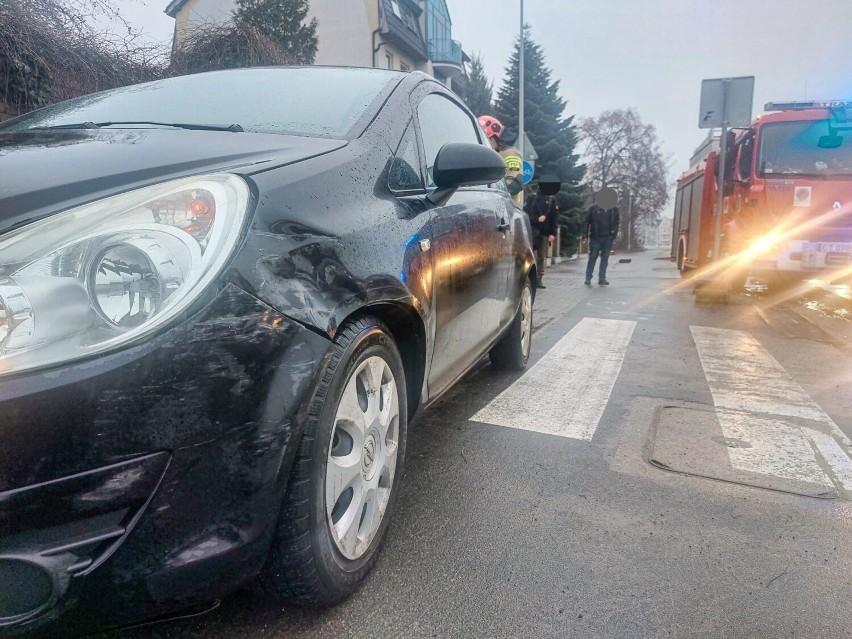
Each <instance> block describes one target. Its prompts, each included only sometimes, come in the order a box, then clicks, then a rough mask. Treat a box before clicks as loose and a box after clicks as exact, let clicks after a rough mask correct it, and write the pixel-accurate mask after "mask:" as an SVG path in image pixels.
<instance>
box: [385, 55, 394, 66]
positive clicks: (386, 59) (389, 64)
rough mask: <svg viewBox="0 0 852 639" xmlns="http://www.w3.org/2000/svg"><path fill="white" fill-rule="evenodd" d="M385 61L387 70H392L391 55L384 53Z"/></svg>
mask: <svg viewBox="0 0 852 639" xmlns="http://www.w3.org/2000/svg"><path fill="white" fill-rule="evenodd" d="M385 61H386V62H387V68H388V69H393V53H385Z"/></svg>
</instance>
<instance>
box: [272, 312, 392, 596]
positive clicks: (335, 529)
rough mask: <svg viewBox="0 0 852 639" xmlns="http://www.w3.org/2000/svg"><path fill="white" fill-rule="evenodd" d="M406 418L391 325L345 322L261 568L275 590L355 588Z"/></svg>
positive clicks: (376, 533) (368, 561)
mask: <svg viewBox="0 0 852 639" xmlns="http://www.w3.org/2000/svg"><path fill="white" fill-rule="evenodd" d="M407 425H408V406H407V402H406V386H405V374H404V369H403V365H402V360H401V358H400V355H399V351H398V349H397V347H396V344H395V343H394V341H393V339H392V338H391V337H390V332H389V331H388V329H387V328H386V327H385V326H384V325H383V324H382V323H381V322H380V321H378V320H377V319H375V318H373V317H369V316H364V317H361V318H359V319H357V320H354V321H352V322H349V323H347V324H346V325H344V326H343V327H342V328H341V330H340V331H339V332H338V335H337V337H336V338H335V340H334V350H333V353H332V355H331V357H330V359H328V360H327V364H326V365H325V368H324V370H323V371H322V372H321V374H320V377H319V383H318V386H317V389H316V392H315V394H314V396H313V398H312V400H311V405H310V408H309V414H308V417H307V423H306V429H305V433H304V435H303V436H302V440H301V443H300V445H299V449H298V452H297V454H296V459H295V462H294V464H293V470H292V472H291V476H290V482H289V487H288V489H287V494H286V496H285V498H284V504H283V507H282V510H281V514H280V520H279V523H278V529H277V531H276V537H275V539H274V541H273V546H272V549H271V552H270V556H269V559H268V561H267V566H266V570H265V571H264V575H263V577H264V581H265V582H266V583H267V585H268V586H271V588H272V589H273V590H274V591H276V592H277V593H279V594H281V595H283V596H284V597H285V598H286V599H287V600H289V601H291V602H294V603H307V604H314V605H320V606H332V605H334V604H337V603H339V602H340V601H343V600H344V599H346V598H347V597H349V596H350V595H351V594H352V593H354V592H355V590H356V589H357V588H358V586H359V585H360V583H361V582H362V581H363V580H364V578H365V577H366V576H367V574H368V573H369V572H370V570H371V569H372V567H373V565H374V564H375V562H376V559H377V558H378V554H379V549H380V548H381V546H382V543H383V541H384V538H385V536H386V533H387V529H388V524H389V522H390V519H391V514H392V511H393V506H394V504H395V502H396V498H397V494H398V492H399V483H400V479H401V477H402V471H403V462H404V459H405V444H406V431H407ZM346 493H349V496H348V498H347V496H346ZM330 502H334V503H330ZM376 517H378V520H377V521H376ZM353 531H354V533H353Z"/></svg>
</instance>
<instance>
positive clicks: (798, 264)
mask: <svg viewBox="0 0 852 639" xmlns="http://www.w3.org/2000/svg"><path fill="white" fill-rule="evenodd" d="M750 266H751V270H752V272H755V273H791V274H796V273H801V274H803V275H809V274H819V273H830V272H833V271H843V270H846V271H849V270H850V268H852V242H848V241H821V242H806V241H802V240H790V241H785V242H783V244H782V245H781V246H777V247H774V248H773V250H772V251H770V252H767V253H765V254H763V255H758V256H756V257H755V258H754V259H753V261H752V263H751V265H750Z"/></svg>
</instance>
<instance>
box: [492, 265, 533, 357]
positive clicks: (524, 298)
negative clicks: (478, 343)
mask: <svg viewBox="0 0 852 639" xmlns="http://www.w3.org/2000/svg"><path fill="white" fill-rule="evenodd" d="M532 319H533V289H532V283H531V282H530V279H529V278H527V280H526V282H524V288H523V289H522V291H521V303H520V305H519V306H518V312H517V313H516V314H515V318H514V319H513V320H512V326H511V328H509V332H507V333H506V334H505V335H504V336H503V338H502V339H501V340H500V341H499V342H497V343H496V344H495V345H494V346H493V347H492V349H491V352H490V353H489V356H490V357H491V363H492V364H493V365H494V366H495V367H496V368H499V369H501V370H514V371H519V370H523V369H524V368H526V366H527V362H528V361H529V359H530V350H531V348H532Z"/></svg>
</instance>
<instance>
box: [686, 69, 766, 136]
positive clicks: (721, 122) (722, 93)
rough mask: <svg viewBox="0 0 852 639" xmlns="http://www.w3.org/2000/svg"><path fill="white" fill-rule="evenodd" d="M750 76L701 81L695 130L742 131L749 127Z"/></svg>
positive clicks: (750, 104) (751, 91) (752, 85)
mask: <svg viewBox="0 0 852 639" xmlns="http://www.w3.org/2000/svg"><path fill="white" fill-rule="evenodd" d="M753 99H754V76H753V75H749V76H745V77H740V78H717V79H713V80H702V81H701V106H700V108H699V112H698V128H699V129H718V128H721V127H746V126H748V125H750V124H751V107H752V101H753Z"/></svg>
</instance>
